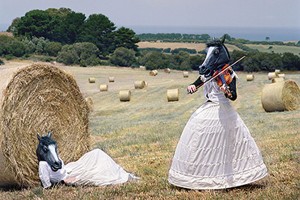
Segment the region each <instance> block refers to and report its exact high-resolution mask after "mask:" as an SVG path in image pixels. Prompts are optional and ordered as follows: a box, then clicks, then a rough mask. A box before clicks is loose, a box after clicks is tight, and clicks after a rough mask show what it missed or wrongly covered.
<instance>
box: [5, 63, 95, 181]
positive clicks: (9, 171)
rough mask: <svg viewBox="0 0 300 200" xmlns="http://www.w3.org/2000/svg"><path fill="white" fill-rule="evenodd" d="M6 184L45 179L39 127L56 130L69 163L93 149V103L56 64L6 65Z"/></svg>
mask: <svg viewBox="0 0 300 200" xmlns="http://www.w3.org/2000/svg"><path fill="white" fill-rule="evenodd" d="M0 91H1V92H0V170H1V172H0V185H1V186H4V185H20V186H33V185H37V184H39V177H38V162H37V157H36V153H35V150H36V147H37V144H38V140H37V133H40V134H43V133H46V132H47V131H52V132H53V137H54V139H55V140H56V141H57V143H58V147H59V153H60V156H61V158H62V159H63V160H64V162H65V163H68V162H70V161H74V160H77V159H78V158H79V157H80V156H82V155H83V153H85V152H86V151H88V150H89V145H90V144H89V138H90V136H89V133H88V113H89V108H88V104H87V102H86V101H85V99H84V98H83V96H82V94H81V93H80V90H79V87H78V85H77V84H76V81H75V80H74V78H73V77H72V76H71V75H69V74H67V73H66V72H64V71H62V70H60V69H59V68H57V67H55V66H53V65H45V64H33V65H30V66H25V67H22V68H10V69H2V70H1V79H0Z"/></svg>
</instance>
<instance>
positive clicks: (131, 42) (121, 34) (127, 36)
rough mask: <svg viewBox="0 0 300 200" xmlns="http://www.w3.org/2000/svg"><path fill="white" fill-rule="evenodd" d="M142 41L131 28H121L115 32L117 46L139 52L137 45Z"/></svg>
mask: <svg viewBox="0 0 300 200" xmlns="http://www.w3.org/2000/svg"><path fill="white" fill-rule="evenodd" d="M139 41H140V40H139V38H137V37H136V35H135V32H134V31H133V30H131V29H129V28H125V27H121V28H119V29H118V30H117V31H115V46H116V48H118V47H125V48H127V49H133V50H135V51H137V45H136V43H138V42H139Z"/></svg>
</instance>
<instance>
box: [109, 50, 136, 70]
mask: <svg viewBox="0 0 300 200" xmlns="http://www.w3.org/2000/svg"><path fill="white" fill-rule="evenodd" d="M110 62H111V63H112V64H114V65H117V66H122V67H129V66H131V65H132V64H133V63H135V62H136V59H135V51H133V50H131V49H127V48H124V47H119V48H117V49H116V50H115V51H114V53H113V54H112V56H111V57H110Z"/></svg>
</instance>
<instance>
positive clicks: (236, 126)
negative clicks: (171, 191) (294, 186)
mask: <svg viewBox="0 0 300 200" xmlns="http://www.w3.org/2000/svg"><path fill="white" fill-rule="evenodd" d="M266 175H267V168H266V166H265V164H264V162H263V159H262V156H261V153H260V151H259V149H258V147H257V145H256V143H255V141H254V139H253V138H252V137H251V135H250V132H249V130H248V128H247V127H246V125H245V124H244V122H243V120H242V119H241V118H240V116H239V115H238V113H237V112H236V111H235V110H234V108H233V107H232V106H231V105H230V103H214V102H209V101H208V102H206V103H204V104H203V105H202V106H201V107H200V108H198V109H197V110H196V111H195V112H194V113H193V114H192V116H191V118H190V119H189V121H188V122H187V124H186V126H185V128H184V130H183V133H182V135H181V138H180V140H179V142H178V145H177V147H176V151H175V154H174V157H173V160H172V164H171V168H170V170H169V178H168V180H169V182H170V183H171V184H173V185H175V186H179V187H183V188H189V189H224V188H231V187H236V186H241V185H245V184H248V183H251V182H254V181H257V180H259V179H261V178H263V177H265V176H266Z"/></svg>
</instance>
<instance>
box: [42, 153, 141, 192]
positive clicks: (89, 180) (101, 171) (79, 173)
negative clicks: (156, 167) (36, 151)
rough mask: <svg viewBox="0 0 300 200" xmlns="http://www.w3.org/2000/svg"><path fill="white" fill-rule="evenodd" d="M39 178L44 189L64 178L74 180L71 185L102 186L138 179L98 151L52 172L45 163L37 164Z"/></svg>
mask: <svg viewBox="0 0 300 200" xmlns="http://www.w3.org/2000/svg"><path fill="white" fill-rule="evenodd" d="M39 177H40V180H41V182H42V185H43V187H44V188H47V187H50V186H51V185H52V184H54V183H58V182H60V181H62V180H64V179H66V178H70V177H72V178H74V181H73V182H71V183H70V184H72V185H93V186H103V185H112V184H121V183H125V182H127V181H129V180H133V179H138V178H137V177H136V176H134V175H133V174H130V173H128V172H126V171H125V170H124V169H123V168H122V167H121V166H120V165H118V164H117V163H116V162H115V161H114V160H113V159H112V158H111V157H110V156H109V155H107V154H106V153H105V152H103V151H102V150H100V149H94V150H92V151H90V152H88V153H86V154H84V155H83V156H82V157H81V158H80V159H79V160H77V161H76V162H70V163H68V164H66V165H64V164H62V168H61V169H59V170H57V171H56V172H54V171H52V170H51V168H50V166H49V165H48V163H47V162H45V161H40V162H39Z"/></svg>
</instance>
